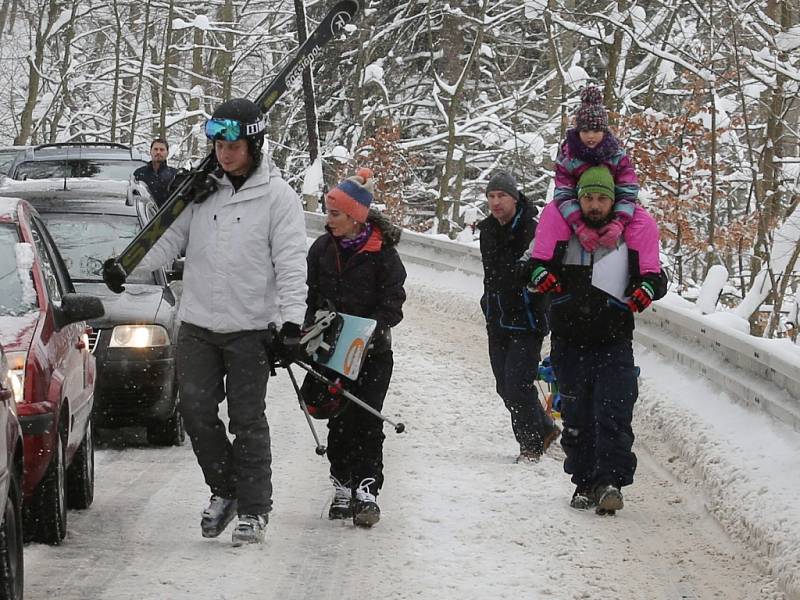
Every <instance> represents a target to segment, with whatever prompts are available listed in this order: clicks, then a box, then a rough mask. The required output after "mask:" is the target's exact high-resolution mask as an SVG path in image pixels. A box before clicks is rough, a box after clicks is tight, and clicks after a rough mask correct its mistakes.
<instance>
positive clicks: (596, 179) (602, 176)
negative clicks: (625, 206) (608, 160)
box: [578, 166, 614, 200]
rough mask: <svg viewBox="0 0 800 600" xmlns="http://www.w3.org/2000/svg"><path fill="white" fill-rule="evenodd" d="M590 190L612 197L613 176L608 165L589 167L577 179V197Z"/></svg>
mask: <svg viewBox="0 0 800 600" xmlns="http://www.w3.org/2000/svg"><path fill="white" fill-rule="evenodd" d="M592 192H596V193H598V194H603V195H604V196H608V197H609V198H611V199H612V200H613V199H614V177H613V176H612V175H611V171H609V170H608V167H605V166H599V167H590V168H588V169H586V170H585V171H584V172H583V174H582V175H581V176H580V179H578V198H581V197H582V196H584V195H586V194H591V193H592Z"/></svg>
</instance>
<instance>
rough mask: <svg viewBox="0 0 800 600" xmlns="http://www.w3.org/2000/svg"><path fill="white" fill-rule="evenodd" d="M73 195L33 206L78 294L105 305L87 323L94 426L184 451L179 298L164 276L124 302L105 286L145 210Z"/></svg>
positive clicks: (142, 284)
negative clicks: (131, 430) (105, 272)
mask: <svg viewBox="0 0 800 600" xmlns="http://www.w3.org/2000/svg"><path fill="white" fill-rule="evenodd" d="M72 187H73V189H71V190H67V191H63V192H62V193H60V194H56V193H50V194H49V195H48V194H42V193H40V192H39V193H32V194H30V195H29V196H28V200H29V201H30V202H31V204H33V205H34V206H35V207H36V208H37V209H38V211H39V213H40V214H41V216H42V218H43V219H44V221H45V223H46V224H47V228H48V229H49V231H50V234H51V235H52V237H53V239H54V240H55V242H56V245H57V246H58V248H59V250H60V252H61V255H62V257H63V258H64V262H65V263H66V265H67V269H68V270H69V274H70V276H71V277H72V280H73V282H74V284H75V288H76V289H77V290H78V291H79V292H82V293H85V294H92V295H95V296H97V297H100V298H101V299H102V301H103V305H104V307H105V316H104V317H102V318H100V319H96V320H94V321H90V323H89V324H90V325H91V326H92V329H93V334H92V337H91V339H90V340H89V342H90V348H91V350H92V352H93V354H94V355H95V358H96V359H97V383H96V387H95V404H94V415H93V418H94V423H95V425H96V426H97V427H106V428H117V427H124V426H131V425H144V426H145V427H146V428H147V439H148V441H150V443H153V444H158V445H180V444H182V443H183V441H184V439H185V433H184V430H183V422H182V421H181V419H180V416H179V415H178V413H177V401H178V398H177V395H178V387H177V384H176V381H175V346H174V342H175V341H176V334H177V327H178V323H177V320H176V314H177V303H178V297H177V295H176V292H175V291H173V289H172V287H170V285H169V281H168V278H167V274H166V272H165V271H164V270H163V269H159V270H157V271H153V272H151V273H146V274H142V275H139V274H137V273H133V274H131V276H130V277H128V280H127V283H126V289H125V292H123V293H122V294H115V293H113V292H111V291H109V289H108V288H107V287H106V285H105V284H104V283H103V280H102V266H103V261H104V260H105V259H106V258H108V257H109V256H116V255H118V254H119V253H120V251H121V250H122V249H123V248H125V246H126V245H127V244H128V242H130V240H131V239H132V238H133V237H134V236H135V235H136V233H137V232H138V231H139V230H140V229H141V227H142V225H143V223H144V222H146V219H147V216H146V215H145V214H142V212H143V211H144V207H143V206H142V205H141V204H137V205H136V206H129V205H126V203H125V199H124V198H119V197H111V198H105V199H103V198H97V197H95V198H93V199H91V200H82V199H81V198H80V195H81V192H80V190H78V189H74V188H75V186H72ZM78 187H79V186H78ZM15 191H16V192H17V193H18V192H19V191H20V190H19V187H16V189H15ZM45 196H46V197H45ZM149 210H150V212H152V211H153V207H150V208H149Z"/></svg>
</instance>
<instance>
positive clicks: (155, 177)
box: [133, 138, 178, 207]
mask: <svg viewBox="0 0 800 600" xmlns="http://www.w3.org/2000/svg"><path fill="white" fill-rule="evenodd" d="M168 152H169V144H167V140H163V139H161V138H158V139H155V140H153V141H152V142H151V143H150V159H151V160H150V162H148V163H147V164H146V165H145V166H143V167H139V168H138V169H136V170H135V171H134V172H133V178H134V179H135V180H136V181H142V182H144V183H145V184H146V185H147V189H148V190H150V195H151V196H152V197H153V200H154V201H155V203H156V204H157V205H158V206H159V207H161V205H162V204H164V202H166V201H167V198H169V186H170V184H171V183H172V180H173V179H175V175H176V174H177V172H178V171H177V170H176V169H174V168H172V167H170V166H169V165H167V153H168Z"/></svg>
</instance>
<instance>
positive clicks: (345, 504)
mask: <svg viewBox="0 0 800 600" xmlns="http://www.w3.org/2000/svg"><path fill="white" fill-rule="evenodd" d="M331 483H332V484H333V489H334V492H333V500H331V507H330V508H329V509H328V518H329V519H349V518H350V517H351V516H352V515H353V509H352V508H351V506H350V500H351V499H352V496H353V491H352V490H351V489H350V485H349V484H343V483H341V482H340V481H339V480H338V479H336V477H334V476H333V475H331Z"/></svg>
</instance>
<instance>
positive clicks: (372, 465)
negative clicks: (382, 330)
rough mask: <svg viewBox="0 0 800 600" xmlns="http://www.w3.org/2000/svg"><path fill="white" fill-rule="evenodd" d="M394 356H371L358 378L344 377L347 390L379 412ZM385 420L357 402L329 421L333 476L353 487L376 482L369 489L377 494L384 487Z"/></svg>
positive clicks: (380, 354) (329, 443)
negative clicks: (352, 379)
mask: <svg viewBox="0 0 800 600" xmlns="http://www.w3.org/2000/svg"><path fill="white" fill-rule="evenodd" d="M393 368H394V356H393V354H392V351H391V350H389V351H384V352H381V353H379V354H368V355H367V358H366V360H365V361H364V366H363V367H362V368H361V372H360V373H359V376H358V379H356V380H355V381H351V380H349V379H345V378H342V381H343V383H344V387H345V389H346V390H347V391H348V392H350V393H351V394H353V395H354V396H355V397H356V398H358V399H359V400H363V401H364V402H366V403H367V404H368V405H369V406H371V407H372V408H374V409H375V410H377V411H380V410H381V409H382V408H383V400H384V398H386V391H387V390H388V389H389V381H390V380H391V378H392V370H393ZM385 437H386V436H385V435H384V434H383V421H382V420H381V419H379V418H378V417H376V416H374V415H373V414H371V413H369V412H367V411H366V410H364V409H363V408H361V407H360V406H357V405H356V404H355V403H354V402H350V403H349V405H348V406H347V407H346V408H345V409H344V410H343V411H342V412H340V413H339V414H338V415H336V416H335V417H332V418H330V419H328V460H329V461H330V463H331V471H330V472H331V475H332V476H334V477H336V479H338V480H339V481H340V482H341V483H343V484H346V485H349V486H350V487H352V488H356V487H358V485H359V484H360V483H361V482H362V481H363V480H364V479H367V478H372V479H374V480H375V481H374V483H371V484H370V486H369V489H370V492H371V493H372V494H375V495H376V496H377V495H378V491H379V490H380V489H381V486H382V485H383V440H384V438H385Z"/></svg>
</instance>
